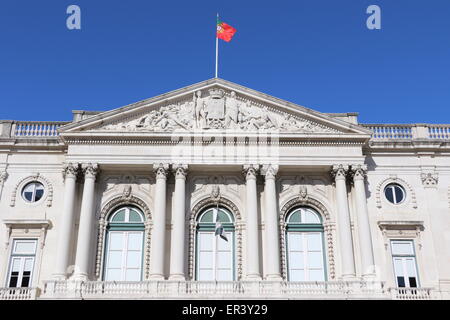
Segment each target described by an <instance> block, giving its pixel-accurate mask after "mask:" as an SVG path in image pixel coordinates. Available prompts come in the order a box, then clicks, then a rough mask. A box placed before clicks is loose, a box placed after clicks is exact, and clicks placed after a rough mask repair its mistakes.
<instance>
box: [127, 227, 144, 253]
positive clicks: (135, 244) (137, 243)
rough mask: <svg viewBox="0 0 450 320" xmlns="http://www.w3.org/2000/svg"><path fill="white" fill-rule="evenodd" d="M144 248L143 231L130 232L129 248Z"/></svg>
mask: <svg viewBox="0 0 450 320" xmlns="http://www.w3.org/2000/svg"><path fill="white" fill-rule="evenodd" d="M141 249H142V232H130V233H129V234H128V250H139V251H140V250H141Z"/></svg>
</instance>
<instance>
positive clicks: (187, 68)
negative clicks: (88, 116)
mask: <svg viewBox="0 0 450 320" xmlns="http://www.w3.org/2000/svg"><path fill="white" fill-rule="evenodd" d="M70 4H76V5H78V6H80V7H81V12H82V30H80V31H70V30H68V29H67V28H66V19H67V17H68V15H67V14H66V9H67V7H68V6H69V5H70ZM371 4H377V5H379V6H380V7H381V9H382V29H381V30H375V31H371V30H368V29H367V28H366V19H367V17H368V15H367V14H366V8H367V7H368V6H369V5H371ZM216 12H219V13H220V15H221V18H222V20H223V21H225V22H227V23H229V24H230V25H232V26H233V27H235V28H236V29H237V30H238V31H237V33H236V35H235V37H234V39H233V40H232V41H231V42H230V43H225V42H223V41H221V43H220V56H221V59H220V72H219V77H221V78H223V79H226V80H229V81H233V82H236V83H238V84H241V85H244V86H247V87H250V88H252V89H255V90H259V91H262V92H265V93H268V94H271V95H273V96H276V97H279V98H282V99H286V100H289V101H292V102H294V103H297V104H300V105H303V106H306V107H308V108H313V109H316V110H318V111H321V112H359V113H360V121H361V122H365V123H369V122H370V123H382V122H385V123H409V122H420V123H423V122H429V123H450V79H449V77H450V1H449V0H395V1H394V0H370V1H366V0H295V1H285V0H278V1H263V0H258V1H248V0H245V1H244V0H241V1H235V0H223V1H211V0H209V1H193V0H192V1H186V0H185V1H149V0H141V1H138V0H128V1H117V0H109V1H106V0H71V1H65V0H57V1H56V0H53V1H51V0H39V1H37V0H28V1H24V0H1V2H0V119H15V120H70V119H71V110H73V109H86V110H110V109H114V108H117V107H121V106H124V105H127V104H130V103H133V102H136V101H139V100H143V99H146V98H150V97H153V96H155V95H158V94H161V93H165V92H167V91H171V90H174V89H178V88H181V87H184V86H187V85H190V84H193V83H196V82H199V81H202V80H206V79H209V78H212V77H213V76H214V50H215V15H216Z"/></svg>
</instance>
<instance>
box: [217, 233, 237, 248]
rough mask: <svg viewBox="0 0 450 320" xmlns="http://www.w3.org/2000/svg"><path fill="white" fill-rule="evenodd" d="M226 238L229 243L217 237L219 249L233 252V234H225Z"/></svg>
mask: <svg viewBox="0 0 450 320" xmlns="http://www.w3.org/2000/svg"><path fill="white" fill-rule="evenodd" d="M225 237H226V238H227V239H228V241H225V240H224V239H222V238H221V237H219V236H216V239H217V249H218V250H228V251H231V242H232V241H233V235H232V234H231V232H225Z"/></svg>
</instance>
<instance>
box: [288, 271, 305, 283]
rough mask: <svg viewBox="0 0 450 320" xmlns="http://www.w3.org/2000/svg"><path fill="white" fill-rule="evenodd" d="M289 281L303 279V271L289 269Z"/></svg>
mask: <svg viewBox="0 0 450 320" xmlns="http://www.w3.org/2000/svg"><path fill="white" fill-rule="evenodd" d="M289 281H305V271H304V270H291V271H290V274H289Z"/></svg>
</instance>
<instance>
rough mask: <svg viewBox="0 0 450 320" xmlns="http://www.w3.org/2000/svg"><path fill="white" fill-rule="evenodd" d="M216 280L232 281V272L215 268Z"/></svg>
mask: <svg viewBox="0 0 450 320" xmlns="http://www.w3.org/2000/svg"><path fill="white" fill-rule="evenodd" d="M216 280H217V281H232V280H233V272H232V271H231V269H229V270H217V279H216Z"/></svg>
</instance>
